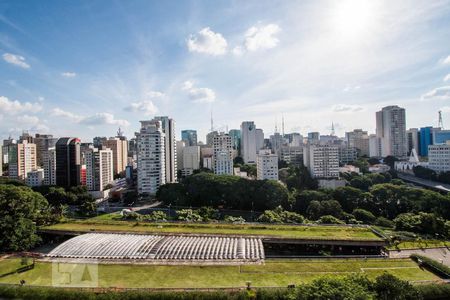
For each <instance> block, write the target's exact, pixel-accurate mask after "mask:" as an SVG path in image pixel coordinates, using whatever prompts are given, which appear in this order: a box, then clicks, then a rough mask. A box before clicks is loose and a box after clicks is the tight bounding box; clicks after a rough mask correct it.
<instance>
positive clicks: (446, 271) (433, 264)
mask: <svg viewBox="0 0 450 300" xmlns="http://www.w3.org/2000/svg"><path fill="white" fill-rule="evenodd" d="M411 258H412V259H414V260H415V261H416V262H417V263H419V264H420V265H421V266H424V267H425V268H427V269H429V270H430V271H432V272H433V273H435V274H437V275H438V276H440V277H443V278H446V279H448V278H450V268H449V267H447V266H446V265H444V264H441V263H440V262H438V261H436V260H434V259H431V258H429V257H426V256H422V255H419V254H412V255H411Z"/></svg>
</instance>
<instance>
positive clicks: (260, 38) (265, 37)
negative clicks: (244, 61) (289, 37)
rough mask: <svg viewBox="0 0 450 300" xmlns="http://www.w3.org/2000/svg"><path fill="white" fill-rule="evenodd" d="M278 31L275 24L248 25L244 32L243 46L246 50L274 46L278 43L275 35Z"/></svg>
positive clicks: (278, 28)
mask: <svg viewBox="0 0 450 300" xmlns="http://www.w3.org/2000/svg"><path fill="white" fill-rule="evenodd" d="M280 31H281V29H280V27H279V26H278V25H277V24H268V25H265V26H259V27H257V26H253V27H250V28H249V29H248V30H247V32H246V33H245V42H244V45H245V48H246V49H247V50H248V51H257V50H260V49H270V48H274V47H276V46H277V45H278V43H279V40H278V38H277V37H276V36H275V35H276V34H277V33H278V32H280Z"/></svg>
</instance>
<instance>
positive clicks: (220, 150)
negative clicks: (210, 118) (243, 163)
mask: <svg viewBox="0 0 450 300" xmlns="http://www.w3.org/2000/svg"><path fill="white" fill-rule="evenodd" d="M213 151H214V154H213V168H214V173H215V174H218V175H222V174H228V175H233V146H232V141H231V136H229V135H228V134H224V133H221V134H219V135H216V136H215V137H214V139H213Z"/></svg>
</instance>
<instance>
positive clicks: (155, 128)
mask: <svg viewBox="0 0 450 300" xmlns="http://www.w3.org/2000/svg"><path fill="white" fill-rule="evenodd" d="M136 143H137V180H138V193H139V194H144V193H145V194H150V195H155V194H156V192H157V191H158V188H159V187H160V186H161V185H163V184H165V183H166V163H165V153H166V151H165V135H164V132H163V130H162V123H161V121H157V120H151V121H141V129H140V131H139V132H136Z"/></svg>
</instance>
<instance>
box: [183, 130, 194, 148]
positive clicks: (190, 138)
mask: <svg viewBox="0 0 450 300" xmlns="http://www.w3.org/2000/svg"><path fill="white" fill-rule="evenodd" d="M181 140H182V141H184V143H185V145H186V146H197V130H192V129H186V130H182V131H181Z"/></svg>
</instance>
